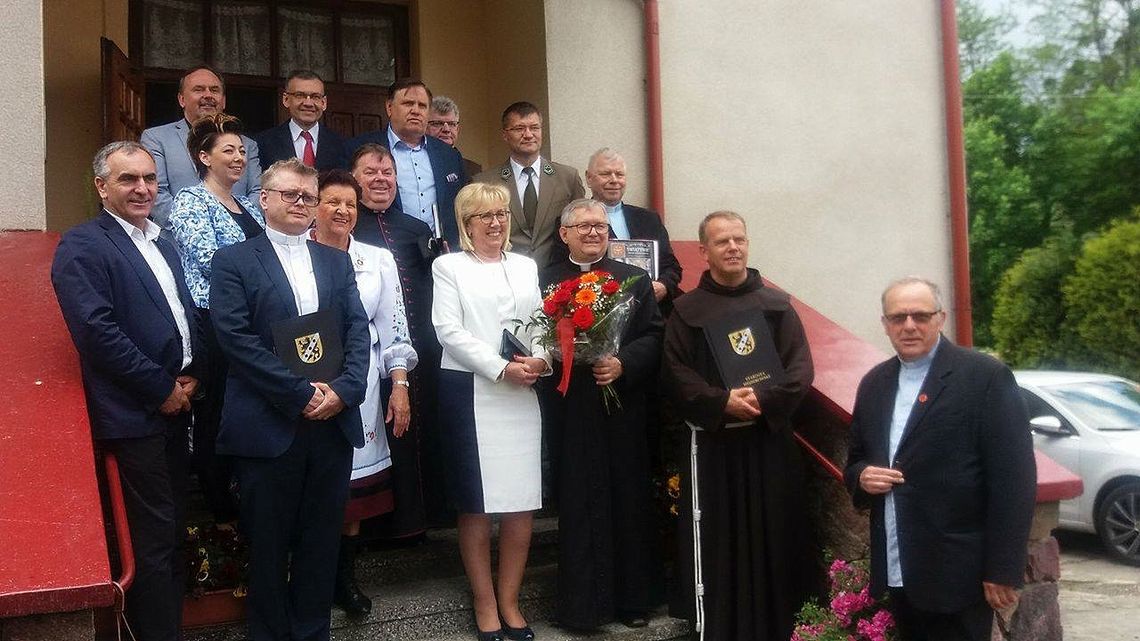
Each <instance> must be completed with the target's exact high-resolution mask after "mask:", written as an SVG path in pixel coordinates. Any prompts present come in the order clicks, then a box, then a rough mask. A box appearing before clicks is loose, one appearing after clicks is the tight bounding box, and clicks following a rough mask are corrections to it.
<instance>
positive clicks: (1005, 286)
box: [991, 230, 1077, 368]
mask: <svg viewBox="0 0 1140 641" xmlns="http://www.w3.org/2000/svg"><path fill="white" fill-rule="evenodd" d="M1076 251H1077V242H1076V240H1075V239H1074V238H1073V236H1072V233H1071V232H1069V231H1068V230H1062V232H1061V233H1059V234H1058V235H1055V236H1053V237H1051V238H1049V239H1048V240H1046V241H1045V243H1044V244H1043V245H1042V246H1041V247H1036V248H1033V249H1028V250H1026V251H1025V252H1023V253H1022V254H1021V256H1020V257H1019V258H1018V259H1017V261H1016V262H1015V263H1014V264H1013V266H1011V267H1010V268H1009V269H1008V270H1006V272H1005V273H1004V274H1003V275H1002V278H1001V283H1000V284H999V285H998V290H997V294H996V295H995V297H994V315H993V323H992V325H991V328H992V332H993V337H994V346H995V347H996V348H997V351H998V353H999V354H1000V355H1001V358H1002V359H1003V360H1005V361H1006V362H1007V363H1009V364H1010V365H1011V366H1013V367H1022V368H1037V367H1060V366H1063V365H1064V361H1065V357H1066V354H1067V352H1069V346H1068V344H1069V343H1070V342H1071V339H1069V337H1068V336H1067V335H1066V334H1065V331H1064V327H1063V323H1062V321H1063V320H1064V317H1065V315H1064V303H1063V300H1062V295H1061V285H1062V283H1064V281H1065V278H1066V277H1067V276H1069V275H1070V274H1071V273H1072V271H1073V264H1074V261H1075V259H1076Z"/></svg>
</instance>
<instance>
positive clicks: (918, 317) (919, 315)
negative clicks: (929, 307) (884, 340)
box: [883, 309, 942, 325]
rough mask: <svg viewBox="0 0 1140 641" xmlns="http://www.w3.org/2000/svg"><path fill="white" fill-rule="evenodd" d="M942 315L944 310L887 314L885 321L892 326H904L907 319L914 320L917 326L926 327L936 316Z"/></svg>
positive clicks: (884, 317)
mask: <svg viewBox="0 0 1140 641" xmlns="http://www.w3.org/2000/svg"><path fill="white" fill-rule="evenodd" d="M941 313H942V310H940V309H936V310H934V311H933V312H900V313H898V314H885V315H884V316H883V319H884V320H886V321H887V322H888V323H890V324H891V325H902V324H904V323H906V319H908V318H912V319H914V324H915V325H925V324H927V323H929V322H930V321H931V319H933V318H934V317H935V316H937V315H939V314H941Z"/></svg>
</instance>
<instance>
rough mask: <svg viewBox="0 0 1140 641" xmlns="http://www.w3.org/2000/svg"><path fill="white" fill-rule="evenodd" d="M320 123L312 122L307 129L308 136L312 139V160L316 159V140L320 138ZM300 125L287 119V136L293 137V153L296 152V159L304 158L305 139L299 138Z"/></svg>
mask: <svg viewBox="0 0 1140 641" xmlns="http://www.w3.org/2000/svg"><path fill="white" fill-rule="evenodd" d="M320 128H321V123H319V122H314V123H313V126H312V127H310V128H309V130H308V131H309V135H311V136H312V137H313V158H316V157H317V139H318V138H320ZM302 131H305V130H304V129H301V125H298V124H297V122H296V121H294V120H293V119H292V118H290V119H289V135H291V136H293V151H294V152H296V154H297V157H298V158H301V159H304V158H305V139H304V138H302V137H301V132H302Z"/></svg>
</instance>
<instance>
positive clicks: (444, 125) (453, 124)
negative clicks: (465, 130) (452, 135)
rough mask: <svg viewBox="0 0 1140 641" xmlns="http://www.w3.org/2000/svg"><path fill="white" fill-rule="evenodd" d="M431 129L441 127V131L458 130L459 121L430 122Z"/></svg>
mask: <svg viewBox="0 0 1140 641" xmlns="http://www.w3.org/2000/svg"><path fill="white" fill-rule="evenodd" d="M428 126H429V127H439V128H440V129H456V128H458V127H459V121H458V120H429V121H428Z"/></svg>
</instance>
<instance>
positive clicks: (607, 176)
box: [594, 171, 625, 181]
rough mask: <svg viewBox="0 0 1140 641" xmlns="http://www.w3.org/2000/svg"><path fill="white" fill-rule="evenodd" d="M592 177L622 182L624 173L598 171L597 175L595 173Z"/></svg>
mask: <svg viewBox="0 0 1140 641" xmlns="http://www.w3.org/2000/svg"><path fill="white" fill-rule="evenodd" d="M594 175H595V176H597V177H598V178H601V179H602V180H607V181H608V180H614V179H617V180H623V179H624V178H625V172H624V171H599V172H598V173H596V174H594Z"/></svg>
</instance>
